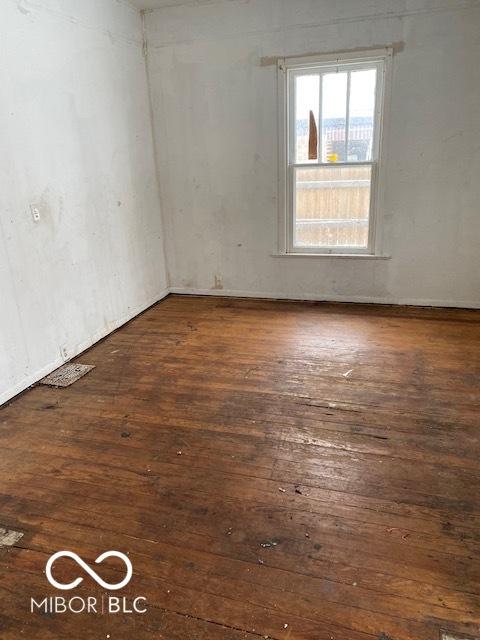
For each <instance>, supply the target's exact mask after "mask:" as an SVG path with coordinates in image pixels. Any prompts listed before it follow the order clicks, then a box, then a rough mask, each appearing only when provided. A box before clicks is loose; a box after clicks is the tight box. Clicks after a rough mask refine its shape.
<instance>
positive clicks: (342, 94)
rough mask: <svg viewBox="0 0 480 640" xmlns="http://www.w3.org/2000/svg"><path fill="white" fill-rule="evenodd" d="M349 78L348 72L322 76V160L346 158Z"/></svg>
mask: <svg viewBox="0 0 480 640" xmlns="http://www.w3.org/2000/svg"><path fill="white" fill-rule="evenodd" d="M347 79H348V74H347V73H326V74H325V75H323V77H322V141H323V144H322V162H344V161H345V160H346V153H345V140H346V135H345V134H346V126H347Z"/></svg>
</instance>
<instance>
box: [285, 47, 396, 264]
mask: <svg viewBox="0 0 480 640" xmlns="http://www.w3.org/2000/svg"><path fill="white" fill-rule="evenodd" d="M391 60H392V49H391V48H384V49H375V50H369V51H361V52H355V53H352V52H345V53H340V54H339V53H335V54H325V55H317V56H304V57H297V58H281V59H279V60H278V64H277V69H278V114H279V123H278V124H279V198H278V201H279V225H278V253H279V255H294V256H295V255H297V256H298V255H313V256H344V257H346V256H349V255H351V256H354V257H359V256H363V257H368V256H372V257H384V256H382V255H381V246H380V245H381V216H380V215H379V209H380V206H381V203H382V202H383V185H384V179H383V165H384V156H385V122H386V119H387V104H386V96H388V94H389V90H388V89H389V84H388V83H389V81H390V67H391ZM372 67H376V68H377V83H376V97H375V127H374V139H373V143H372V158H371V161H368V162H366V161H359V162H335V163H331V162H327V163H325V162H322V155H321V154H322V150H321V143H320V144H319V147H320V149H319V158H318V160H317V161H313V162H308V163H305V164H295V157H294V154H295V149H294V131H295V126H294V123H295V109H294V98H295V93H294V82H295V78H296V77H298V76H299V75H307V74H311V73H312V71H320V72H331V71H332V70H335V69H338V70H339V71H351V70H360V69H363V68H372ZM318 125H319V136H320V138H321V133H320V132H321V123H320V122H319V123H318ZM352 165H353V166H356V165H358V166H367V165H368V166H371V172H372V173H371V191H370V211H369V233H368V244H367V246H366V247H354V246H347V247H331V246H330V247H329V246H327V247H320V246H319V247H303V246H295V245H294V224H295V220H294V198H295V182H294V175H295V169H296V168H302V167H304V168H312V167H316V166H319V167H322V166H328V167H332V166H337V167H340V166H352Z"/></svg>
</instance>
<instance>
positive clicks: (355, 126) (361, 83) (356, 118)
mask: <svg viewBox="0 0 480 640" xmlns="http://www.w3.org/2000/svg"><path fill="white" fill-rule="evenodd" d="M376 80H377V71H376V69H367V70H366V71H352V72H351V77H350V115H349V126H348V158H347V159H348V161H349V162H356V161H363V162H365V161H369V160H371V159H372V144H373V125H374V118H375V86H376Z"/></svg>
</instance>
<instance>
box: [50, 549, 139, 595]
mask: <svg viewBox="0 0 480 640" xmlns="http://www.w3.org/2000/svg"><path fill="white" fill-rule="evenodd" d="M63 557H65V558H72V560H75V562H76V563H77V564H78V565H80V566H81V567H82V569H83V570H84V571H85V572H86V573H88V575H89V576H91V577H92V578H93V579H94V580H95V582H97V583H98V584H99V585H100V586H101V587H103V588H104V589H108V590H109V591H116V590H117V589H122V588H123V587H124V586H125V585H127V584H128V583H129V582H130V580H131V577H132V573H133V567H132V563H131V562H130V559H129V558H127V556H126V555H125V554H124V553H120V551H105V553H102V555H101V556H98V558H97V559H96V560H95V564H100V563H101V562H103V561H104V560H105V559H106V558H111V557H116V558H120V559H121V560H123V562H124V563H125V565H126V567H127V575H126V576H125V578H124V579H123V580H122V581H121V582H118V583H117V584H109V583H108V582H105V580H102V578H100V576H99V575H98V574H97V573H95V571H93V569H91V568H90V567H89V566H88V564H87V563H86V562H84V561H83V560H82V559H81V558H80V556H77V554H76V553H73V552H72V551H58V552H57V553H54V554H53V556H51V557H50V558H49V560H48V562H47V565H46V567H45V573H46V575H47V580H48V581H49V582H50V584H51V585H52V586H53V587H55V588H56V589H61V590H62V591H68V590H70V589H75V587H78V585H79V584H80V583H81V582H82V581H83V578H76V579H75V580H74V581H73V582H70V583H69V584H62V583H61V582H57V581H56V580H55V578H54V577H53V576H52V566H53V563H54V562H55V561H56V560H58V559H59V558H63Z"/></svg>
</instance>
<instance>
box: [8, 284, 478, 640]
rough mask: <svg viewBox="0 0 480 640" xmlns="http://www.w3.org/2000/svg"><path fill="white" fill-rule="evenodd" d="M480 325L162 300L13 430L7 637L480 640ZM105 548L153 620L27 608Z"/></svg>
mask: <svg viewBox="0 0 480 640" xmlns="http://www.w3.org/2000/svg"><path fill="white" fill-rule="evenodd" d="M479 321H480V313H479V312H474V311H471V312H470V311H459V310H427V309H415V308H392V307H375V306H361V305H335V304H308V303H305V304H304V303H291V302H273V301H272V302H270V301H261V300H233V299H222V298H193V297H177V296H170V297H169V298H167V299H165V300H164V301H163V302H161V303H160V304H158V305H156V306H155V307H153V308H151V309H150V310H149V311H147V312H146V313H145V314H143V315H142V316H140V317H138V318H137V319H135V320H134V321H132V322H131V323H129V324H128V325H126V326H125V327H124V328H122V329H121V330H119V331H118V332H116V333H114V334H113V335H111V336H109V337H108V338H107V339H105V340H104V341H103V342H101V343H99V344H98V345H96V346H95V347H93V348H92V349H90V350H89V351H88V352H87V353H85V354H83V355H82V356H81V357H80V358H78V361H80V362H83V363H87V364H94V365H96V368H95V369H94V370H93V371H92V372H91V373H89V374H88V375H87V376H85V377H84V378H82V379H81V380H80V381H78V382H77V383H75V384H74V385H73V386H71V387H69V388H67V389H52V388H48V387H44V386H37V387H35V388H33V389H31V390H29V391H28V392H26V393H25V394H23V395H22V396H20V397H19V398H17V399H16V400H14V401H13V402H11V403H10V404H9V405H8V406H5V407H4V408H3V409H2V410H0V446H1V451H2V456H1V461H0V491H1V494H0V501H1V502H0V504H1V507H0V527H5V528H8V529H13V530H16V531H19V532H23V533H24V536H23V538H21V539H20V540H19V541H18V542H17V543H16V544H15V545H14V546H13V547H4V548H2V549H0V638H1V640H18V639H19V638H28V639H29V640H30V639H34V640H47V639H60V638H62V639H63V638H74V639H82V640H90V639H101V638H111V639H112V640H119V639H121V640H127V639H128V640H130V639H132V640H144V639H145V640H147V639H148V640H150V639H153V638H155V639H158V638H164V639H166V640H240V639H244V638H247V639H249V640H258V638H267V637H268V638H272V639H275V640H297V639H301V640H369V639H372V638H376V639H382V640H387V639H391V640H406V639H409V640H433V639H435V640H437V639H438V638H439V633H440V630H441V629H446V630H450V631H452V632H458V633H459V634H464V635H465V634H466V635H470V636H474V637H475V636H480V631H479V629H480V627H479V625H480V557H479V551H480V533H479V531H480V529H479V525H480V462H479V459H480V428H479V419H478V416H479V381H480V377H479V373H480V322H479ZM112 549H113V550H118V551H120V552H123V553H125V554H127V553H128V556H129V558H130V560H131V562H132V564H133V571H134V574H133V578H132V580H131V581H130V583H129V584H128V585H127V586H126V587H125V588H124V589H122V590H121V591H117V592H115V593H113V595H115V596H119V597H123V596H126V597H127V598H128V599H129V601H131V600H132V599H133V598H135V597H137V596H143V597H146V598H147V601H148V611H147V613H145V614H138V613H133V614H127V613H125V614H123V613H119V614H116V615H115V614H107V613H106V614H103V615H102V614H100V613H99V614H98V615H95V614H93V613H90V614H86V613H80V614H73V613H65V614H62V613H55V614H51V613H47V614H45V613H41V612H39V611H37V610H36V611H34V612H33V613H31V612H30V607H31V598H32V597H33V598H35V599H36V601H39V600H41V599H42V598H44V597H46V596H62V597H65V598H72V597H74V596H82V597H84V598H86V597H89V596H96V597H98V598H101V596H102V594H105V590H104V589H102V588H101V587H99V586H98V585H97V583H96V582H95V581H94V580H93V579H92V578H90V577H89V576H88V575H87V574H86V573H85V571H84V570H83V569H81V568H80V567H79V566H78V565H77V564H75V562H73V560H69V559H60V560H58V561H57V562H56V563H55V566H54V575H55V577H56V578H57V579H58V580H59V581H61V582H70V581H72V580H74V579H75V578H76V577H83V578H84V580H83V582H82V584H81V585H80V586H79V587H78V588H76V589H75V590H72V591H59V590H56V589H55V588H54V587H52V586H51V585H50V584H49V583H48V582H47V579H46V576H45V565H46V562H47V560H48V558H49V556H50V555H51V554H53V553H55V552H57V551H60V550H71V551H73V552H75V553H77V554H78V555H79V556H80V557H81V558H83V559H84V560H85V561H86V562H87V563H88V564H89V565H90V566H91V567H92V568H94V569H95V570H96V572H97V573H98V574H99V575H101V576H102V577H103V578H104V579H105V580H110V581H113V582H118V581H120V580H121V579H122V577H123V575H124V573H125V572H124V568H123V565H122V563H121V561H120V560H107V561H105V562H104V563H103V564H101V565H95V559H96V558H97V557H98V556H99V555H100V554H101V553H103V552H104V551H108V550H112ZM463 637H464V636H463Z"/></svg>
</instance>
